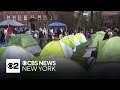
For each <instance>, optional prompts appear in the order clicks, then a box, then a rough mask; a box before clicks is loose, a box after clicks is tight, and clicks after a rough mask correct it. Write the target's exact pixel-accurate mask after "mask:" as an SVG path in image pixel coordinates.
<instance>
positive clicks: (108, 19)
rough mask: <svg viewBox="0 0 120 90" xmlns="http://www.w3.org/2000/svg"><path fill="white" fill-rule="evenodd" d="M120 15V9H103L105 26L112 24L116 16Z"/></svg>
mask: <svg viewBox="0 0 120 90" xmlns="http://www.w3.org/2000/svg"><path fill="white" fill-rule="evenodd" d="M118 15H120V11H102V17H103V20H104V25H105V26H112V25H113V22H114V20H113V19H114V17H115V16H118Z"/></svg>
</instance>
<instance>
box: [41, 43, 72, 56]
mask: <svg viewBox="0 0 120 90" xmlns="http://www.w3.org/2000/svg"><path fill="white" fill-rule="evenodd" d="M72 55H73V51H72V50H71V49H70V48H69V46H68V45H66V44H65V43H63V42H61V41H51V42H49V43H48V44H47V45H46V46H45V47H44V48H43V49H42V51H41V53H40V56H41V57H46V56H56V57H62V58H71V56H72Z"/></svg>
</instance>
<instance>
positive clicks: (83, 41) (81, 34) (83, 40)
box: [80, 33, 87, 43]
mask: <svg viewBox="0 0 120 90" xmlns="http://www.w3.org/2000/svg"><path fill="white" fill-rule="evenodd" d="M80 36H81V37H82V43H85V42H87V39H86V37H85V35H84V34H83V33H80Z"/></svg>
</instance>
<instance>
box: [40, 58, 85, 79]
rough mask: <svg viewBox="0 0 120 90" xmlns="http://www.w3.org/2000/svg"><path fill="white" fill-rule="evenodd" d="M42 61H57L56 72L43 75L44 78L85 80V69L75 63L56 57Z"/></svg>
mask: <svg viewBox="0 0 120 90" xmlns="http://www.w3.org/2000/svg"><path fill="white" fill-rule="evenodd" d="M41 60H42V61H56V67H55V70H56V72H53V73H49V74H48V73H46V75H45V74H44V73H43V76H44V78H46V77H47V78H53V77H54V78H59V79H60V78H61V79H63V78H65V79H71V78H83V73H84V69H83V68H82V67H81V66H80V65H79V64H78V63H76V62H75V61H73V60H69V59H65V58H59V57H54V56H47V57H42V58H41Z"/></svg>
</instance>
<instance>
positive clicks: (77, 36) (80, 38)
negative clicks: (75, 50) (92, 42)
mask: <svg viewBox="0 0 120 90" xmlns="http://www.w3.org/2000/svg"><path fill="white" fill-rule="evenodd" d="M74 36H75V37H76V38H77V39H78V41H79V42H80V44H82V37H81V35H80V33H77V34H75V35H74Z"/></svg>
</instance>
